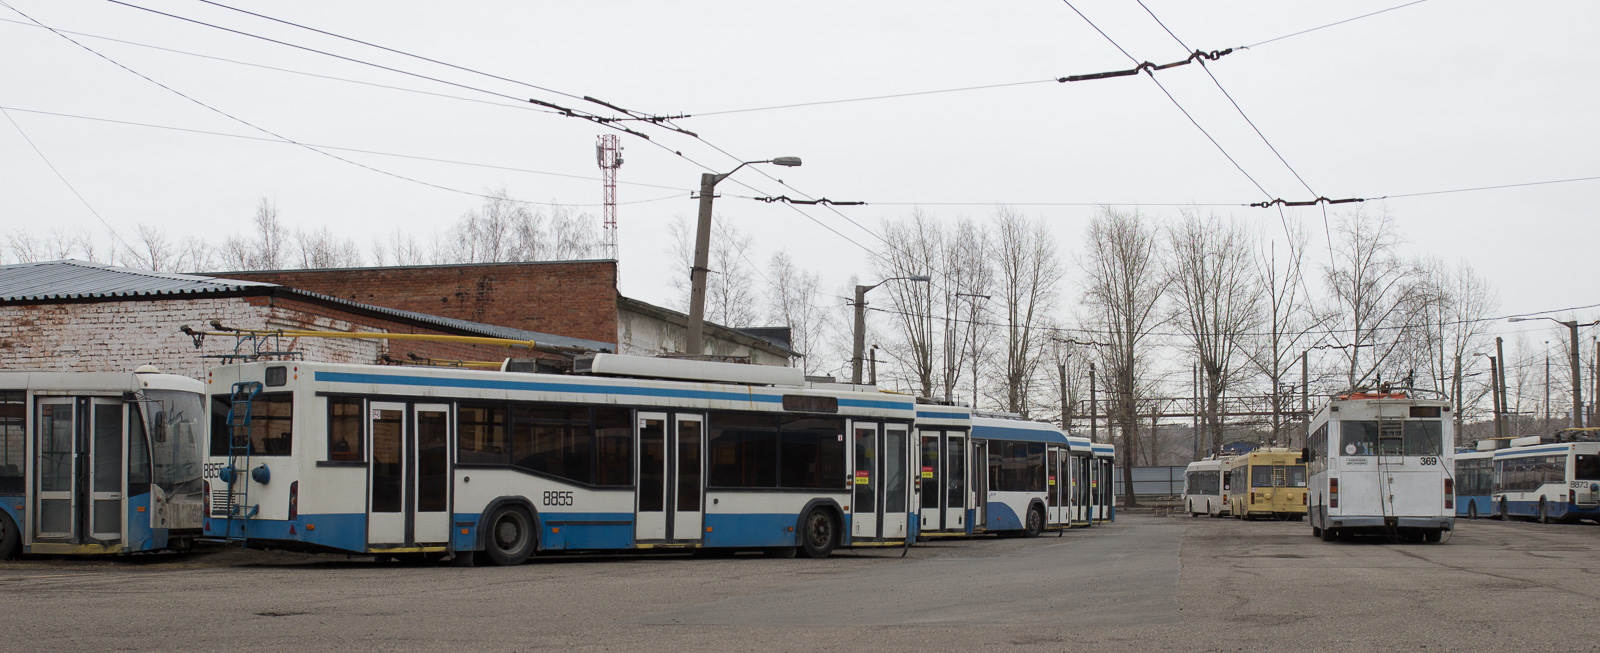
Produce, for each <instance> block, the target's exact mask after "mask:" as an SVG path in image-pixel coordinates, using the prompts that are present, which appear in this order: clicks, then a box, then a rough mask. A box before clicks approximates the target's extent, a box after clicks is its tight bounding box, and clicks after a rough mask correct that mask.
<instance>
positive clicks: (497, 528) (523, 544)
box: [483, 506, 534, 567]
mask: <svg viewBox="0 0 1600 653" xmlns="http://www.w3.org/2000/svg"><path fill="white" fill-rule="evenodd" d="M487 523H488V526H489V531H488V533H487V535H488V537H485V538H484V547H483V552H484V555H485V557H487V558H488V559H489V562H493V563H494V564H497V565H500V566H502V567H508V566H512V565H520V564H522V563H524V562H527V561H528V556H529V555H532V554H533V538H534V534H533V518H531V517H529V516H528V513H527V512H525V511H523V510H522V508H519V507H517V506H500V507H499V508H496V509H495V511H494V514H492V515H490V516H489V521H488V522H487Z"/></svg>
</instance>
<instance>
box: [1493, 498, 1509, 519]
mask: <svg viewBox="0 0 1600 653" xmlns="http://www.w3.org/2000/svg"><path fill="white" fill-rule="evenodd" d="M1510 516H1511V513H1509V512H1506V498H1505V497H1500V516H1499V517H1497V518H1496V519H1499V520H1500V521H1505V520H1506V518H1507V517H1510Z"/></svg>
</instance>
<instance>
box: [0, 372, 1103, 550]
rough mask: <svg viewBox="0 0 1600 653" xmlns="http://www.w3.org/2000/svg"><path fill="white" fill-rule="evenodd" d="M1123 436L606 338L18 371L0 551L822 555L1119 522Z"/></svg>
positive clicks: (8, 391)
mask: <svg viewBox="0 0 1600 653" xmlns="http://www.w3.org/2000/svg"><path fill="white" fill-rule="evenodd" d="M1113 457H1114V451H1113V449H1112V447H1111V446H1110V445H1108V444H1098V443H1090V442H1089V441H1088V440H1087V439H1084V438H1079V437H1075V436H1070V435H1068V434H1065V433H1063V432H1062V431H1061V430H1059V429H1057V428H1055V427H1053V426H1050V425H1048V424H1044V423H1039V422H1032V421H1027V420H1023V419H1017V418H1011V417H1006V416H997V415H983V414H974V413H973V412H972V411H971V410H970V409H968V408H966V407H961V406H950V405H940V404H938V403H936V402H928V401H922V400H916V399H914V398H912V397H909V396H903V395H896V394H890V393H882V392H878V391H876V390H875V389H874V388H871V387H868V386H852V385H849V384H830V383H810V382H807V381H805V380H804V378H803V377H802V376H801V373H800V372H799V371H798V370H794V369H790V368H775V367H764V366H754V365H736V364H727V363H713V362H703V361H683V360H669V359H656V358H641V357H631V356H619V355H611V354H596V355H593V356H591V357H584V358H580V359H579V360H578V361H577V366H576V369H575V371H574V373H571V374H535V373H520V372H503V371H477V370H464V369H452V368H427V367H396V366H379V365H340V364H322V363H308V362H303V361H285V362H252V363H240V364H227V365H222V366H218V367H215V368H212V369H211V370H209V371H208V372H207V375H206V379H205V380H204V381H203V382H201V381H195V380H193V379H188V378H184V377H179V376H173V375H167V374H160V373H158V372H156V371H155V370H154V369H153V368H141V369H140V370H139V371H138V372H137V373H134V374H51V373H24V372H6V373H0V558H3V557H7V556H8V555H11V554H15V553H19V552H21V553H35V554H109V553H133V552H140V551H152V550H160V549H184V548H187V547H189V546H191V545H192V544H193V543H194V542H195V541H196V540H201V539H204V540H209V541H226V542H230V543H236V544H242V545H244V546H247V547H250V548H275V549H287V550H303V551H311V552H341V553H351V554H366V555H374V556H379V557H395V558H419V559H427V558H444V557H447V556H451V557H454V558H455V559H456V560H458V561H462V560H472V559H477V560H480V561H486V562H491V563H494V564H518V563H521V562H523V561H525V560H526V559H527V558H528V557H530V556H532V555H535V554H537V553H538V552H541V551H558V550H646V549H682V550H697V549H722V550H762V551H765V552H767V553H769V554H772V555H778V556H788V555H793V554H794V553H795V552H797V551H799V552H804V553H805V554H806V555H809V556H813V557H825V556H827V555H829V554H830V553H831V552H832V551H833V550H834V549H835V548H836V547H865V546H907V545H909V544H910V543H912V542H914V541H916V540H917V539H919V538H931V537H942V536H962V535H975V534H982V533H990V534H1005V535H1028V536H1031V535H1038V534H1039V533H1041V532H1045V531H1050V530H1059V529H1065V528H1071V527H1083V526H1091V525H1094V524H1097V523H1101V522H1104V521H1110V520H1112V519H1114V509H1113V507H1112V502H1113V499H1112V482H1111V480H1112V469H1113V463H1112V461H1113Z"/></svg>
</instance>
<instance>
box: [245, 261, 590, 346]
mask: <svg viewBox="0 0 1600 653" xmlns="http://www.w3.org/2000/svg"><path fill="white" fill-rule="evenodd" d="M216 276H219V277H224V278H230V279H247V280H251V281H265V282H269V283H276V284H279V285H283V286H289V287H291V288H299V289H301V290H309V291H311V292H316V293H322V294H324V295H332V296H334V297H338V298H341V299H348V300H351V301H355V302H360V303H363V304H372V305H375V306H386V307H389V308H398V309H401V310H407V311H417V312H420V313H428V314H430V315H440V316H444V317H453V318H457V319H462V320H471V321H473V322H483V323H485V324H494V325H499V326H506V327H513V328H517V329H525V330H528V331H538V332H540V333H550V334H555V335H560V336H567V337H572V338H585V339H589V340H598V341H600V342H613V343H614V342H616V341H617V290H616V287H617V283H616V279H617V266H616V263H614V262H612V261H559V262H550V263H493V264H482V265H441V266H422V267H393V268H362V269H349V270H278V271H268V272H223V273H219V274H217V275H216Z"/></svg>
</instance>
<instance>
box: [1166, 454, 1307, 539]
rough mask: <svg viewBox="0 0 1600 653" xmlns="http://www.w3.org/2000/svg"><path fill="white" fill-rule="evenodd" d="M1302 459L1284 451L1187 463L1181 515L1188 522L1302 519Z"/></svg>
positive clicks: (1303, 503)
mask: <svg viewBox="0 0 1600 653" xmlns="http://www.w3.org/2000/svg"><path fill="white" fill-rule="evenodd" d="M1301 456H1302V453H1301V452H1300V451H1295V450H1291V449H1287V448H1283V447H1271V448H1265V449H1257V450H1255V451H1251V452H1248V453H1244V454H1240V455H1237V456H1223V457H1216V456H1213V457H1210V458H1207V459H1205V460H1198V461H1195V462H1192V463H1189V466H1188V468H1187V469H1185V470H1184V476H1183V502H1184V509H1185V510H1186V511H1188V513H1189V514H1190V515H1191V516H1195V517H1198V516H1200V515H1209V516H1212V517H1223V516H1232V517H1233V518H1235V519H1251V520H1253V519H1279V520H1295V521H1299V520H1302V519H1305V516H1306V465H1305V461H1304V460H1303V459H1302V457H1301Z"/></svg>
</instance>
